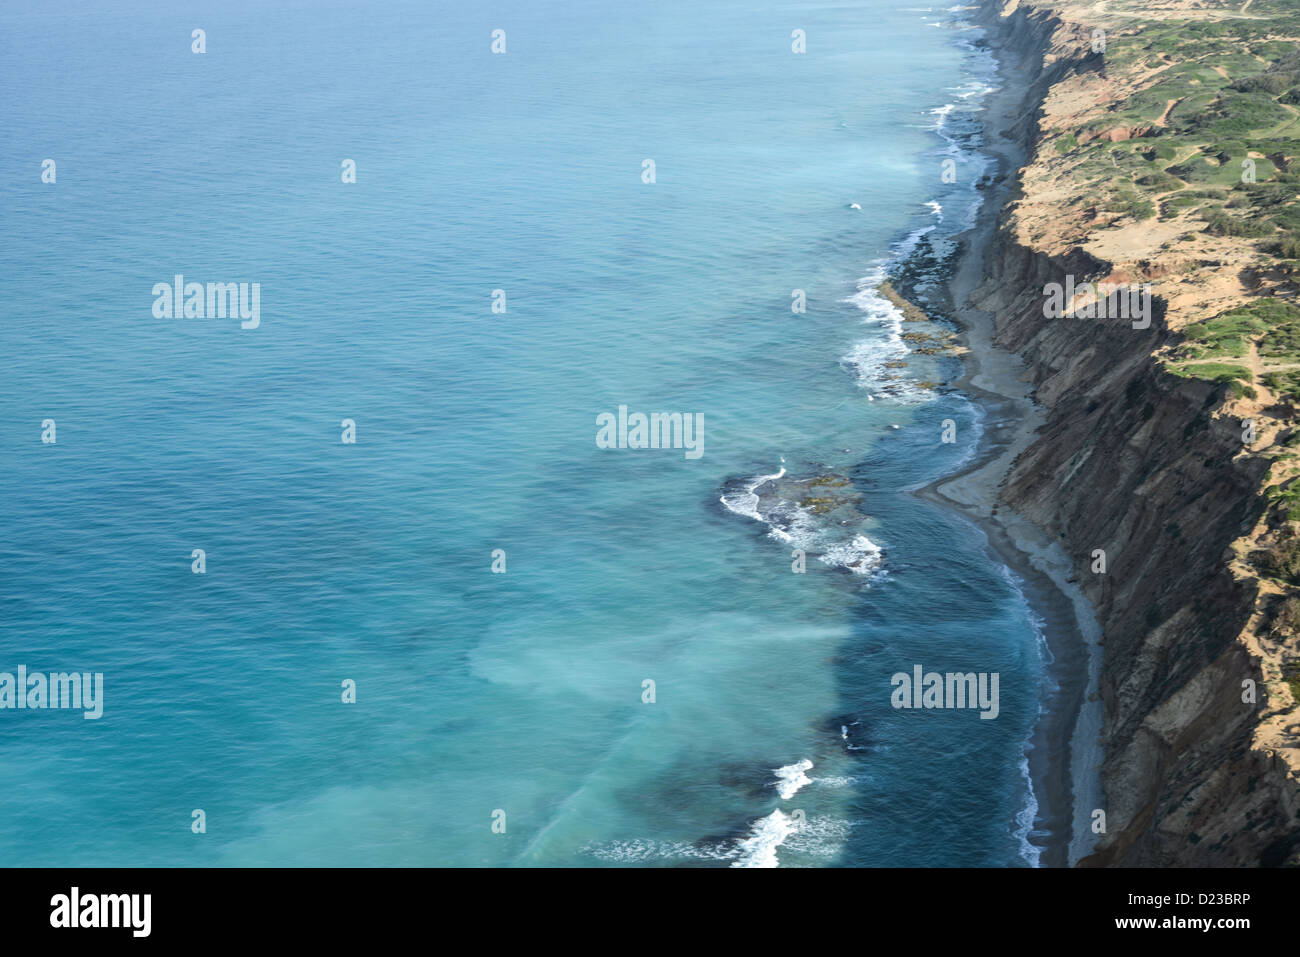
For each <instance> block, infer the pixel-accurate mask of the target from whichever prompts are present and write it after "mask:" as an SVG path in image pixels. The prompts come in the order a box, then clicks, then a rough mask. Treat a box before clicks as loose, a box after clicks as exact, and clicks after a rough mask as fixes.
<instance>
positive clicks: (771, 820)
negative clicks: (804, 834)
mask: <svg viewBox="0 0 1300 957" xmlns="http://www.w3.org/2000/svg"><path fill="white" fill-rule="evenodd" d="M797 829H798V823H797V822H796V821H795V819H794V818H793V817H791V816H789V815H788V814H784V813H782V812H781V811H780V810H776V811H773V812H772V813H771V814H769V815H768V816H767V817H763V818H759V819H758V820H757V821H755V822H754V825H753V827H752V828H751V829H750V832H749V837H747V838H745V839H744V840H742V841H741V842H740V843H739V845H738V846H739V849H740V857H739V858H738V859H737V860H734V861H732V862H731V866H732V867H777V866H778V865H779V864H780V862H779V861H778V860H777V857H776V849H777V848H778V847H780V846H781V845H782V844H784V843H785V840H786V838H788V837H789V836H790V835H791V834H793V833H794V832H795V831H796V830H797Z"/></svg>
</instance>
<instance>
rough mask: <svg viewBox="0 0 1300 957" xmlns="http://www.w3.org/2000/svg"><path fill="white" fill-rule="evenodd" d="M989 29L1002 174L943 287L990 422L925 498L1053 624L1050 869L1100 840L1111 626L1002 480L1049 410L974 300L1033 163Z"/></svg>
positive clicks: (993, 129)
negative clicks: (1104, 662) (1106, 631)
mask: <svg viewBox="0 0 1300 957" xmlns="http://www.w3.org/2000/svg"><path fill="white" fill-rule="evenodd" d="M986 37H987V39H988V42H989V44H990V47H991V48H992V50H993V52H994V55H995V56H996V57H997V63H998V66H997V76H998V83H999V86H998V89H997V90H996V91H994V92H992V93H990V94H989V96H988V99H987V100H986V102H985V105H984V109H983V111H982V112H981V116H980V121H981V125H982V127H983V130H984V134H985V140H984V143H983V145H982V146H981V147H980V149H981V151H982V152H984V153H985V154H986V155H988V156H990V157H991V158H992V160H993V161H994V163H995V170H996V172H995V173H994V174H993V178H992V182H991V185H990V186H989V188H988V189H986V191H985V196H984V199H983V202H982V203H981V205H980V207H979V210H978V212H977V215H976V220H975V224H974V225H973V226H972V227H971V228H970V229H968V230H966V231H965V232H963V233H961V234H958V235H957V236H956V237H953V239H954V240H955V241H956V242H957V243H958V244H959V250H958V253H957V255H956V259H955V263H956V266H955V268H954V269H953V271H952V273H951V275H950V276H949V277H948V279H947V282H946V283H945V290H944V292H945V295H946V298H947V300H948V302H947V305H948V315H949V316H950V317H951V318H952V319H953V321H954V322H955V323H956V325H957V327H958V334H959V339H960V341H961V343H962V345H963V346H964V347H965V350H964V354H963V355H962V356H961V358H962V363H963V367H962V374H961V376H960V377H959V378H958V379H956V380H954V381H953V382H952V387H953V388H954V389H956V390H958V391H960V392H962V393H964V394H966V395H967V396H969V397H970V399H971V400H972V401H973V402H974V403H976V404H977V405H978V406H980V407H981V409H982V410H983V412H984V416H985V418H984V422H985V428H984V432H983V434H982V435H981V437H980V439H979V443H978V446H977V451H976V454H975V457H974V459H973V460H972V461H971V462H970V463H968V464H967V465H966V466H964V467H963V468H962V469H960V470H959V471H957V472H955V473H953V474H951V475H947V476H944V477H942V478H940V479H937V480H935V481H933V482H931V483H929V484H928V485H925V486H923V487H921V488H919V489H917V490H915V492H914V494H915V495H917V496H918V497H919V498H922V499H924V500H926V501H929V502H932V503H934V504H937V505H939V506H941V507H944V508H947V509H950V510H952V511H956V512H958V513H959V514H961V515H963V516H964V517H965V518H966V519H967V520H969V521H970V522H972V523H973V524H974V525H975V526H976V527H978V528H979V529H980V530H981V531H982V532H983V533H984V535H985V538H986V540H987V542H988V547H989V550H990V551H991V552H992V553H993V554H994V555H996V556H997V558H998V560H999V561H1001V562H1002V563H1003V564H1004V565H1006V566H1007V567H1008V568H1009V569H1010V570H1011V571H1012V572H1013V573H1014V574H1015V575H1016V576H1017V578H1018V579H1019V580H1020V583H1021V589H1022V592H1023V594H1024V596H1025V599H1026V601H1027V602H1028V603H1029V606H1030V608H1031V609H1032V611H1033V612H1034V613H1035V614H1036V615H1038V616H1039V617H1040V618H1041V620H1042V622H1043V628H1042V631H1043V636H1044V639H1045V641H1046V643H1047V647H1048V650H1049V652H1050V655H1051V658H1052V660H1051V661H1050V662H1047V663H1046V674H1047V677H1048V679H1049V681H1050V683H1051V684H1049V686H1048V687H1047V688H1045V689H1040V693H1039V696H1038V699H1039V703H1040V710H1039V717H1038V719H1037V721H1036V722H1035V726H1034V730H1033V733H1032V734H1031V736H1030V738H1029V741H1028V743H1027V746H1026V756H1027V758H1028V762H1029V776H1030V783H1031V787H1032V789H1033V794H1034V798H1035V799H1036V800H1037V803H1038V808H1037V811H1036V813H1035V818H1034V822H1033V825H1032V828H1031V830H1030V832H1029V835H1028V837H1027V839H1028V840H1029V842H1030V843H1031V844H1033V845H1035V846H1036V847H1039V848H1040V849H1041V856H1040V858H1039V864H1040V866H1044V867H1062V866H1070V865H1073V864H1075V863H1076V862H1077V861H1078V860H1079V859H1080V858H1081V857H1084V856H1086V855H1087V854H1088V853H1090V851H1091V849H1092V845H1093V843H1094V840H1095V835H1094V834H1093V833H1092V831H1091V827H1090V825H1091V820H1092V818H1091V813H1092V809H1094V808H1100V807H1103V806H1104V804H1103V802H1102V800H1101V783H1100V776H1099V765H1100V762H1101V753H1100V751H1101V747H1100V734H1101V703H1100V699H1099V697H1098V696H1097V686H1098V681H1099V678H1100V671H1101V647H1100V642H1101V629H1100V626H1099V624H1098V622H1097V619H1096V615H1095V612H1094V610H1093V608H1092V605H1091V603H1090V602H1089V600H1088V599H1087V597H1086V596H1085V595H1084V594H1083V592H1082V590H1081V589H1079V588H1078V587H1077V586H1076V585H1075V584H1073V579H1074V577H1075V575H1076V569H1075V567H1074V565H1073V563H1072V562H1071V560H1070V559H1069V558H1068V557H1067V556H1066V555H1065V554H1064V552H1063V551H1062V550H1061V548H1060V546H1059V545H1057V544H1056V543H1054V542H1052V541H1050V540H1049V538H1048V536H1047V535H1046V534H1044V533H1043V532H1042V531H1041V530H1039V529H1038V528H1037V527H1036V526H1034V525H1033V524H1032V523H1030V522H1029V521H1027V520H1025V519H1023V518H1021V517H1020V516H1018V515H1016V514H1015V513H1014V512H1012V511H1011V510H1010V509H1009V508H1007V507H1006V506H1001V507H1000V506H999V505H998V501H997V498H998V489H999V487H1000V486H1001V484H1002V481H1003V479H1004V478H1005V476H1006V475H1007V473H1008V471H1009V470H1010V468H1011V465H1012V464H1013V463H1014V461H1015V459H1016V458H1017V456H1019V454H1020V453H1021V452H1022V451H1023V450H1024V449H1025V448H1026V447H1027V446H1029V445H1030V444H1031V443H1032V442H1033V441H1034V439H1035V437H1036V435H1037V431H1038V429H1039V427H1040V426H1041V424H1042V422H1043V420H1044V416H1043V412H1042V409H1041V408H1040V407H1039V406H1038V405H1037V404H1036V403H1035V402H1034V401H1033V398H1032V389H1031V387H1030V386H1029V384H1028V383H1027V382H1025V381H1023V380H1022V378H1021V375H1022V373H1023V371H1024V366H1023V361H1022V360H1021V358H1020V357H1019V356H1018V355H1015V354H1013V353H1010V352H1007V351H1005V350H1003V349H1001V348H1000V347H998V346H997V345H995V344H994V342H993V317H992V316H991V315H989V314H988V313H986V312H983V311H982V310H979V309H976V308H974V307H973V306H971V305H970V304H969V302H968V300H969V297H970V296H971V294H972V293H973V292H974V291H975V290H976V289H977V288H978V287H979V285H980V284H981V283H982V282H983V280H984V276H985V269H984V265H985V256H986V255H987V251H988V250H989V248H990V246H991V244H992V240H993V238H994V236H995V234H996V231H997V228H998V223H999V220H1000V214H1001V211H1002V207H1003V205H1004V204H1005V203H1006V201H1007V199H1008V198H1009V197H1010V195H1011V192H1012V190H1013V189H1014V187H1015V184H1016V176H1017V172H1018V170H1019V169H1020V167H1021V166H1023V165H1024V162H1025V159H1026V157H1025V155H1024V151H1023V150H1022V149H1021V147H1020V146H1019V144H1017V143H1015V142H1014V141H1013V140H1012V139H1011V138H1009V137H1007V136H1005V135H1004V134H1003V133H1002V130H1004V129H1006V128H1008V127H1009V126H1011V124H1012V122H1013V120H1014V119H1015V117H1016V116H1018V115H1019V113H1020V112H1021V108H1022V106H1023V100H1024V93H1025V91H1024V89H1023V88H1022V87H1021V86H1020V84H1019V80H1020V78H1019V77H1018V76H1016V75H1015V74H1014V73H1013V72H1012V71H1011V70H1009V69H1008V66H1007V61H1008V59H1009V57H1007V56H1006V55H1005V53H1004V51H1003V50H1002V49H1001V45H1000V44H999V43H998V42H997V38H996V37H995V36H994V35H993V31H992V30H988V29H986ZM1052 685H1054V686H1055V687H1052Z"/></svg>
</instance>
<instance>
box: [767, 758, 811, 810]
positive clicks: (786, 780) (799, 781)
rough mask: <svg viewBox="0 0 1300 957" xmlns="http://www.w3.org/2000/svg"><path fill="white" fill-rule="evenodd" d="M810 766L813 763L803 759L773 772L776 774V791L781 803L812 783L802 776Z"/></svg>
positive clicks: (805, 776) (809, 779)
mask: <svg viewBox="0 0 1300 957" xmlns="http://www.w3.org/2000/svg"><path fill="white" fill-rule="evenodd" d="M812 766H813V763H812V762H811V761H809V760H808V759H807V758H804V759H803V760H802V761H799V762H797V763H795V764H787V765H786V766H785V767H783V768H777V769H776V771H775V772H774V773H775V774H776V790H777V793H778V794H780V795H781V800H782V801H788V800H790V798H792V797H794V796H795V795H796V794H798V793H799V790H800V789H801V788H802V787H804V785H807V784H811V783H812V779H811V778H809V777H808V775H806V774H804V772H805V771H807V770H808V769H809V768H811V767H812Z"/></svg>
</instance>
